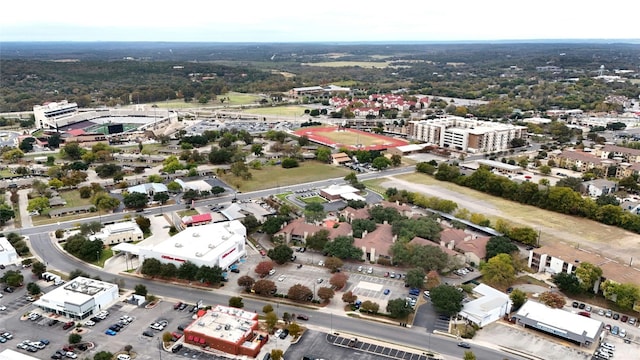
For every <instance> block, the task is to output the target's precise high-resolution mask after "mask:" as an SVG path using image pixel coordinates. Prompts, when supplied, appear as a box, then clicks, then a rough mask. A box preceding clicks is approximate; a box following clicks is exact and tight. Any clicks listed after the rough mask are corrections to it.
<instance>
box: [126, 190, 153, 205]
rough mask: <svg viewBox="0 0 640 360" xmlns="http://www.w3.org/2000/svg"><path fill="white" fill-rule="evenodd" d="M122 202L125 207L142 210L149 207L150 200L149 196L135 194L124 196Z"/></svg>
mask: <svg viewBox="0 0 640 360" xmlns="http://www.w3.org/2000/svg"><path fill="white" fill-rule="evenodd" d="M122 201H123V203H124V205H125V206H126V207H128V208H130V209H142V208H144V207H145V206H147V202H148V201H149V199H148V197H147V194H143V193H138V192H134V193H130V194H127V195H124V197H123V199H122Z"/></svg>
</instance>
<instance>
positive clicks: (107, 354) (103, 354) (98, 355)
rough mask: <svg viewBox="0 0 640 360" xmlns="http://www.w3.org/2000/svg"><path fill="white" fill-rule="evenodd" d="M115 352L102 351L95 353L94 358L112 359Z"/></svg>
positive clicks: (94, 359) (96, 359) (97, 359)
mask: <svg viewBox="0 0 640 360" xmlns="http://www.w3.org/2000/svg"><path fill="white" fill-rule="evenodd" d="M112 359H113V354H112V353H110V352H108V351H100V352H99V353H96V354H95V355H93V360H112Z"/></svg>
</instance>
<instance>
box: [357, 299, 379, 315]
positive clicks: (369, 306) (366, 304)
mask: <svg viewBox="0 0 640 360" xmlns="http://www.w3.org/2000/svg"><path fill="white" fill-rule="evenodd" d="M360 311H365V312H368V313H372V314H377V313H378V312H379V311H380V305H379V304H377V303H374V302H373V301H371V300H366V301H363V302H362V304H361V305H360Z"/></svg>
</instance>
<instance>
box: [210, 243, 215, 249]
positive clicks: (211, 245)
mask: <svg viewBox="0 0 640 360" xmlns="http://www.w3.org/2000/svg"><path fill="white" fill-rule="evenodd" d="M208 247H209V249H213V248H214V247H216V246H215V245H213V244H209V245H208Z"/></svg>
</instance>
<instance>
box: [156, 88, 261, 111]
mask: <svg viewBox="0 0 640 360" xmlns="http://www.w3.org/2000/svg"><path fill="white" fill-rule="evenodd" d="M227 97H228V98H229V100H226V98H227ZM221 98H225V101H224V102H223V103H221V102H220V99H221ZM261 99H262V97H261V96H260V95H256V94H243V93H237V92H230V93H227V94H222V95H218V96H217V99H216V100H211V101H209V102H208V103H206V104H200V103H199V102H198V101H197V100H194V101H191V102H189V103H186V102H184V100H183V99H174V100H169V101H157V102H153V103H149V105H151V104H152V105H156V106H157V107H158V108H161V109H185V108H201V107H210V106H224V105H247V104H255V103H256V101H260V100H261Z"/></svg>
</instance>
